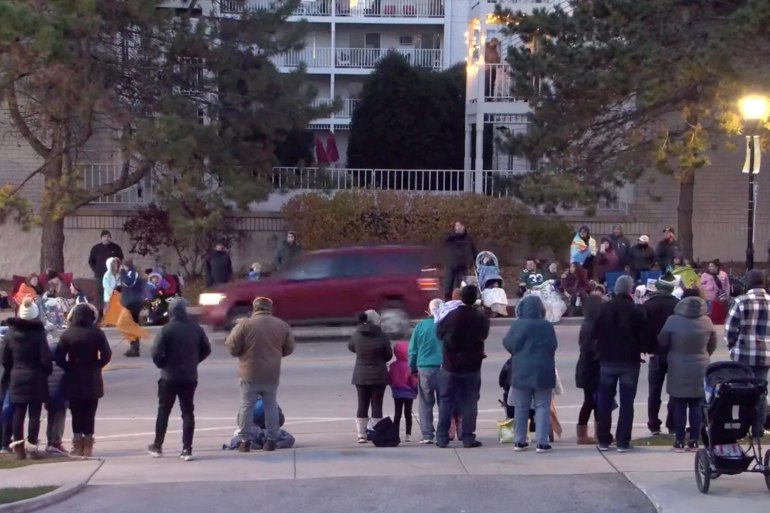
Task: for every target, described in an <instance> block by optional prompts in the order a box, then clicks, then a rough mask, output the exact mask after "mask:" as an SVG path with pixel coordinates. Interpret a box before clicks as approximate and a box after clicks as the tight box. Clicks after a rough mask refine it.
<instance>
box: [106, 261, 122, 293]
mask: <svg viewBox="0 0 770 513" xmlns="http://www.w3.org/2000/svg"><path fill="white" fill-rule="evenodd" d="M113 260H114V259H113V258H108V259H107V271H106V272H105V273H104V276H102V287H103V288H104V304H108V303H109V302H110V296H112V293H113V292H115V289H116V288H118V287H119V286H120V271H118V274H117V275H115V274H112V272H111V271H110V265H111V264H112V261H113Z"/></svg>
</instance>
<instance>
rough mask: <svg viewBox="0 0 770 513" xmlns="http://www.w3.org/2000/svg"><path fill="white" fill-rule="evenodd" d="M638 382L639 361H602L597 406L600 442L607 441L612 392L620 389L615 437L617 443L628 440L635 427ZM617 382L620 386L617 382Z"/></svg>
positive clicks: (608, 441)
mask: <svg viewBox="0 0 770 513" xmlns="http://www.w3.org/2000/svg"><path fill="white" fill-rule="evenodd" d="M638 383H639V364H638V363H633V364H622V363H605V362H602V363H601V369H600V371H599V410H598V415H597V416H596V417H597V422H596V431H597V435H598V437H599V445H609V444H610V441H611V438H612V437H611V436H610V430H611V429H612V407H613V403H614V401H615V394H616V392H617V391H618V388H619V389H620V413H619V414H618V426H617V429H616V431H615V439H616V441H617V444H618V447H628V446H629V445H630V444H631V430H632V429H633V427H634V400H635V399H636V386H637V384H638ZM618 385H619V386H618Z"/></svg>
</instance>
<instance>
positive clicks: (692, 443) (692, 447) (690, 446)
mask: <svg viewBox="0 0 770 513" xmlns="http://www.w3.org/2000/svg"><path fill="white" fill-rule="evenodd" d="M687 450H688V451H697V450H698V442H697V441H693V440H690V441H689V442H687Z"/></svg>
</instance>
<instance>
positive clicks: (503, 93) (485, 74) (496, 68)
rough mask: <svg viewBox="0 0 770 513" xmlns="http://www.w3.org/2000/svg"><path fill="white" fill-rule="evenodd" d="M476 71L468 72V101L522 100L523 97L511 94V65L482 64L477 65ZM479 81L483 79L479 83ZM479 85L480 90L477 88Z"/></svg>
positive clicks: (523, 99)
mask: <svg viewBox="0 0 770 513" xmlns="http://www.w3.org/2000/svg"><path fill="white" fill-rule="evenodd" d="M477 68H478V71H477V72H476V73H469V74H468V95H467V97H468V101H469V102H470V103H478V102H479V98H483V101H485V102H524V101H526V99H525V98H522V97H518V96H516V95H514V94H513V90H512V89H513V79H512V78H511V67H510V66H509V65H508V64H484V65H483V66H478V67H477ZM479 81H483V83H482V84H479ZM479 86H481V88H482V89H481V90H479Z"/></svg>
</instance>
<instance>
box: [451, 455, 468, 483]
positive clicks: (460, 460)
mask: <svg viewBox="0 0 770 513" xmlns="http://www.w3.org/2000/svg"><path fill="white" fill-rule="evenodd" d="M452 450H453V451H454V452H455V456H457V461H459V462H460V466H461V467H462V468H463V470H464V471H465V474H466V475H468V476H469V475H471V473H470V472H468V467H466V466H465V463H463V459H462V458H461V457H460V453H459V452H457V449H455V448H452Z"/></svg>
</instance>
